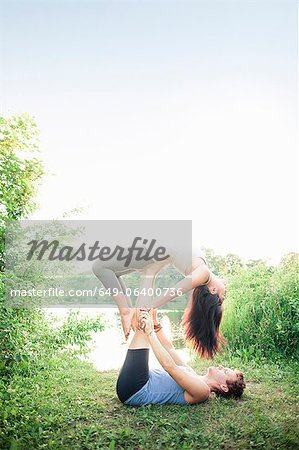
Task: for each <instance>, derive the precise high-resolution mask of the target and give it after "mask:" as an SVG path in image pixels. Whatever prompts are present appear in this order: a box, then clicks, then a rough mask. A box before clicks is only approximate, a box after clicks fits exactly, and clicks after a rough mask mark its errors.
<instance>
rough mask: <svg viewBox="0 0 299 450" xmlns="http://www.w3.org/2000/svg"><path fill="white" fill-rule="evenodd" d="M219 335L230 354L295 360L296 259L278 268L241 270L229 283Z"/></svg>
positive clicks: (298, 320)
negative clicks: (224, 341)
mask: <svg viewBox="0 0 299 450" xmlns="http://www.w3.org/2000/svg"><path fill="white" fill-rule="evenodd" d="M221 329H222V333H223V335H224V337H225V339H226V341H227V344H228V348H229V351H231V352H235V353H236V354H237V355H239V356H242V357H243V358H245V359H247V360H250V359H251V358H254V357H255V358H256V357H277V356H282V357H287V358H295V357H298V331H299V300H298V258H297V256H296V255H294V254H291V255H289V256H287V257H285V258H284V259H283V260H282V261H281V264H280V266H279V267H278V268H274V267H267V266H266V265H265V264H256V265H253V266H251V267H248V266H247V267H246V266H245V267H242V268H241V269H240V270H239V271H238V273H237V274H235V275H234V276H232V277H231V279H230V281H229V290H228V298H227V299H226V300H225V311H224V318H223V323H222V327H221Z"/></svg>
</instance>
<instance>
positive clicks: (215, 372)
mask: <svg viewBox="0 0 299 450" xmlns="http://www.w3.org/2000/svg"><path fill="white" fill-rule="evenodd" d="M208 375H209V376H211V377H213V379H214V380H215V381H216V382H217V383H218V384H219V385H220V386H226V385H227V382H228V381H230V382H235V381H237V374H236V372H235V371H234V370H233V369H230V368H229V367H223V366H215V367H209V369H208Z"/></svg>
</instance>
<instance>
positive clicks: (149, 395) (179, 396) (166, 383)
mask: <svg viewBox="0 0 299 450" xmlns="http://www.w3.org/2000/svg"><path fill="white" fill-rule="evenodd" d="M184 392H185V391H184V389H182V388H181V387H180V386H179V385H178V384H177V383H176V382H175V381H174V379H173V378H172V377H171V376H170V375H169V374H168V373H167V372H166V371H165V370H163V369H151V370H150V374H149V380H148V381H147V383H146V384H145V385H144V386H143V387H142V388H141V389H140V390H139V391H138V392H136V393H135V394H133V395H132V396H131V397H130V398H129V399H128V400H126V401H125V405H130V406H146V405H150V404H153V405H154V404H156V405H163V404H165V403H169V404H176V405H187V404H188V402H187V401H186V400H185V396H184Z"/></svg>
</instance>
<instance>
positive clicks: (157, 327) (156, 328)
mask: <svg viewBox="0 0 299 450" xmlns="http://www.w3.org/2000/svg"><path fill="white" fill-rule="evenodd" d="M162 328H163V327H162V325H161V324H160V323H158V324H157V325H154V330H155V333H158V331H160V330H161V329H162Z"/></svg>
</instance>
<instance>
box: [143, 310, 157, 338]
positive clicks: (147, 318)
mask: <svg viewBox="0 0 299 450" xmlns="http://www.w3.org/2000/svg"><path fill="white" fill-rule="evenodd" d="M140 327H141V329H142V330H143V331H144V332H145V333H146V334H149V333H150V332H151V331H153V329H154V325H153V319H152V317H151V314H150V313H149V311H146V310H144V311H142V312H141V314H140Z"/></svg>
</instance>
